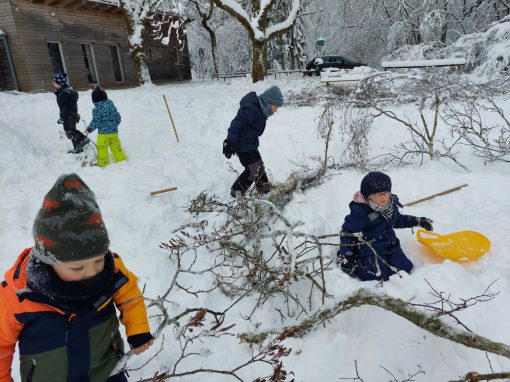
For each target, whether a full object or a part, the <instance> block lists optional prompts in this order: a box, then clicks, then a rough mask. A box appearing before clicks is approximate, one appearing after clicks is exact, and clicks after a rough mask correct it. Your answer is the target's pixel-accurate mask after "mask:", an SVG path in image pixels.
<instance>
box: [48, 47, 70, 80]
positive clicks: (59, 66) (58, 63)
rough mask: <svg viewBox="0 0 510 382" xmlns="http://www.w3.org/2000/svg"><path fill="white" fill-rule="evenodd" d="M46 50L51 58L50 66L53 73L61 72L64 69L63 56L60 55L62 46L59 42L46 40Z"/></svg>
mask: <svg viewBox="0 0 510 382" xmlns="http://www.w3.org/2000/svg"><path fill="white" fill-rule="evenodd" d="M48 52H49V54H50V58H51V66H52V68H53V74H56V73H62V72H65V71H66V68H65V66H64V58H63V55H62V47H61V46H60V43H59V42H48Z"/></svg>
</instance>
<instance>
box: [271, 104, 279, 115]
mask: <svg viewBox="0 0 510 382" xmlns="http://www.w3.org/2000/svg"><path fill="white" fill-rule="evenodd" d="M269 106H270V107H271V111H272V112H273V114H274V113H276V110H278V106H276V105H269Z"/></svg>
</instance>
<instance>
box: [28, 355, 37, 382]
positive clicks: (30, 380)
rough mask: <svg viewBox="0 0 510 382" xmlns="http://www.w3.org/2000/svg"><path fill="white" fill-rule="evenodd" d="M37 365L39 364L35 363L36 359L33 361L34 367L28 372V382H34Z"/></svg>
mask: <svg viewBox="0 0 510 382" xmlns="http://www.w3.org/2000/svg"><path fill="white" fill-rule="evenodd" d="M36 364H37V362H36V361H35V359H32V367H31V368H30V371H29V372H28V375H27V382H32V379H33V378H34V373H35V365H36Z"/></svg>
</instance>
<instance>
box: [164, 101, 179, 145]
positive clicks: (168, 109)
mask: <svg viewBox="0 0 510 382" xmlns="http://www.w3.org/2000/svg"><path fill="white" fill-rule="evenodd" d="M163 99H164V100H165V105H166V110H167V111H168V116H169V117H170V121H171V122H172V127H173V128H174V134H175V139H177V142H179V135H177V129H176V128H175V123H174V119H173V118H172V113H170V108H169V107H168V102H166V96H165V95H164V94H163Z"/></svg>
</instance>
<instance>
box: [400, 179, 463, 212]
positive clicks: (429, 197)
mask: <svg viewBox="0 0 510 382" xmlns="http://www.w3.org/2000/svg"><path fill="white" fill-rule="evenodd" d="M466 186H467V184H463V185H461V186H458V187H454V188H450V189H449V190H446V191H443V192H438V193H437V194H434V195H430V196H427V197H426V198H422V199H418V200H415V201H414V202H409V203H406V204H404V207H409V206H414V205H415V204H418V203H421V202H424V201H426V200H430V199H432V198H435V197H436V196H441V195H446V194H449V193H450V192H455V191H459V190H460V189H461V188H462V187H466Z"/></svg>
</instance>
